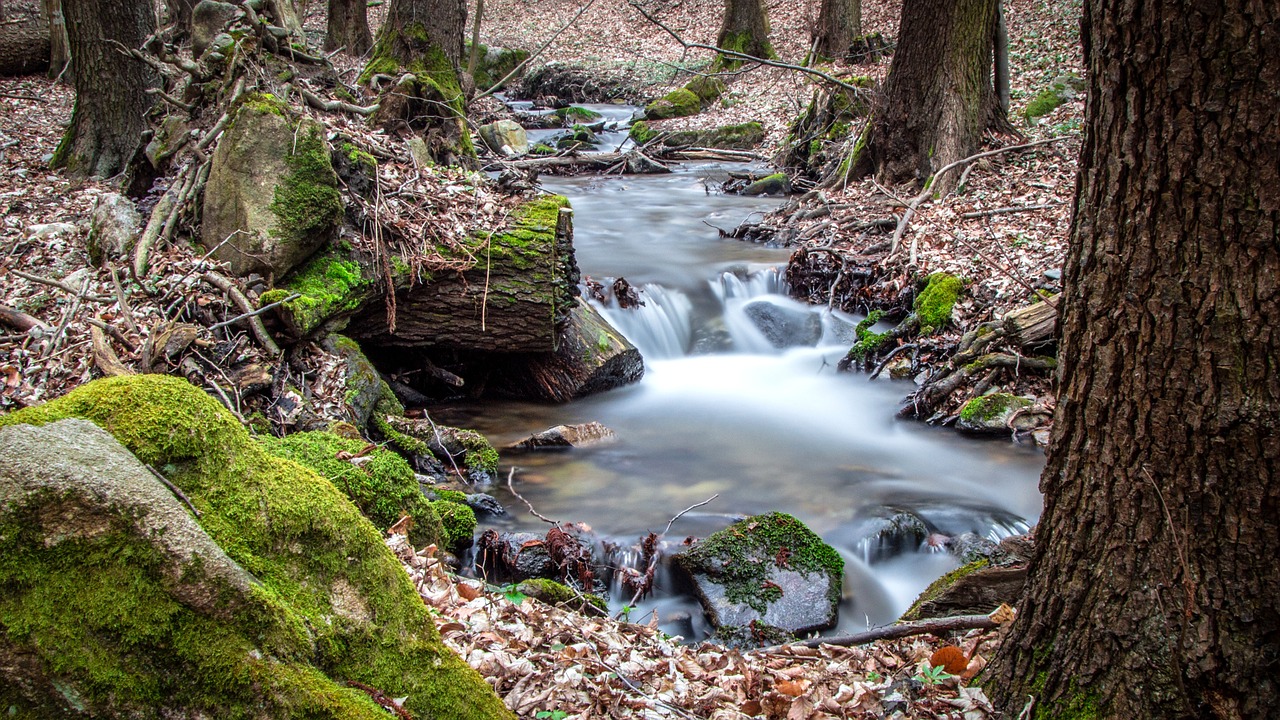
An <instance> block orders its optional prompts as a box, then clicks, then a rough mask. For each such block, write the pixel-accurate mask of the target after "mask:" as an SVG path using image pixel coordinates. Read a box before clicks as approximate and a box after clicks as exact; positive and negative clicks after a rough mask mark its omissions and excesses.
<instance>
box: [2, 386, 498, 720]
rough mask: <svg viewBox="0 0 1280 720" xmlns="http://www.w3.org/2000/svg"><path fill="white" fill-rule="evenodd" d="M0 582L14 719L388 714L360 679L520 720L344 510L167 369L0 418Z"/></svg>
mask: <svg viewBox="0 0 1280 720" xmlns="http://www.w3.org/2000/svg"><path fill="white" fill-rule="evenodd" d="M73 418H83V419H84V420H89V421H92V423H93V424H92V425H91V424H89V423H87V422H83V421H81V420H76V419H73ZM59 421H66V422H59ZM24 423H25V425H24ZM33 426H40V427H33ZM99 427H102V428H109V429H110V430H111V431H112V432H113V433H114V438H115V439H114V440H113V439H112V438H111V437H108V436H107V435H106V433H105V432H103V431H102V430H99V429H98V428H99ZM122 445H123V447H121V446H122ZM126 450H127V452H126ZM130 453H132V454H133V455H132V456H131V455H130ZM135 458H136V459H135ZM139 460H141V461H142V462H143V463H147V464H150V465H152V466H154V467H159V468H163V472H164V473H165V474H166V475H167V476H168V480H169V481H170V482H171V483H172V485H173V486H174V487H175V488H179V489H180V492H181V493H183V495H184V496H185V497H186V498H187V500H188V501H189V503H190V506H191V507H190V508H189V507H188V506H187V504H186V502H184V501H182V500H181V498H175V495H176V493H171V492H170V491H169V489H168V488H166V487H165V486H164V485H163V484H161V483H160V481H159V480H157V479H155V478H154V477H153V476H152V475H151V473H150V471H148V470H147V469H146V467H144V465H143V464H142V463H140V462H139ZM191 508H194V509H195V510H198V511H199V513H200V514H199V516H198V517H195V516H194V512H193V511H192V509H191ZM0 587H3V588H4V592H3V594H2V595H0V607H2V608H3V611H2V612H3V617H4V631H3V632H0V667H3V671H2V672H3V677H4V681H3V682H2V683H0V697H3V701H2V702H3V704H4V705H5V706H6V707H8V708H10V714H16V715H17V716H18V717H68V716H71V715H83V716H86V717H96V718H126V717H128V718H134V717H145V718H161V717H271V718H304V717H305V718H367V719H368V720H376V719H379V718H385V717H387V715H386V711H385V710H384V709H383V708H381V707H380V706H379V705H377V704H376V703H374V702H373V701H372V700H371V699H370V697H369V695H368V694H367V693H365V692H364V691H363V690H360V689H358V687H357V686H356V683H359V684H360V685H362V686H368V687H371V688H377V689H378V690H379V691H381V692H384V693H386V694H387V695H388V696H392V697H407V699H406V701H405V709H406V711H408V712H409V713H411V714H412V715H413V716H414V717H449V718H464V717H465V718H474V719H475V720H482V719H487V718H511V717H513V716H512V715H511V714H510V713H509V712H507V710H506V709H505V708H504V707H503V705H502V702H501V701H500V700H499V699H498V698H497V697H496V696H495V695H494V694H493V691H492V690H491V689H490V688H489V686H488V685H486V684H485V682H484V681H483V680H482V679H481V678H480V676H479V675H478V674H477V673H475V671H473V670H472V669H471V668H469V667H468V666H467V665H466V664H465V663H463V662H462V660H461V659H460V658H458V657H457V656H456V655H454V654H453V653H451V652H450V651H449V650H448V648H447V647H445V645H444V644H443V643H442V642H441V640H440V637H439V635H438V634H437V633H436V630H435V625H434V623H432V621H431V617H430V616H429V615H428V613H427V610H426V606H425V605H424V604H423V602H422V600H421V598H420V597H419V596H418V594H417V592H416V591H415V590H414V588H413V586H412V584H411V583H410V581H409V578H408V576H406V575H405V573H404V571H403V569H402V568H401V567H400V564H399V562H398V561H397V560H396V558H395V557H394V556H393V555H392V554H391V551H390V550H389V549H388V548H387V546H386V545H385V544H384V543H383V541H382V537H381V535H380V534H379V533H378V531H377V530H375V529H374V528H373V526H372V525H370V524H369V522H368V520H366V519H365V518H364V517H363V516H361V515H360V513H359V511H358V510H357V509H356V508H355V506H354V505H352V504H351V503H350V502H349V501H348V500H347V499H346V498H345V497H344V496H343V495H342V494H341V493H340V492H339V491H338V490H337V489H336V488H335V487H334V486H333V485H332V484H331V483H329V482H328V481H326V480H325V479H323V478H321V477H320V476H318V475H316V474H315V473H313V472H311V471H309V470H306V469H304V468H303V467H302V466H300V465H297V464H295V463H292V462H289V461H286V460H281V459H278V458H275V457H272V456H270V455H268V454H267V453H266V452H265V451H264V450H263V449H262V448H261V447H260V446H259V445H258V444H257V442H256V441H255V440H254V439H253V438H251V437H250V436H249V434H248V433H247V432H246V431H245V430H244V428H243V427H241V426H240V424H239V423H238V422H236V420H235V419H234V418H233V417H232V416H231V415H230V413H228V412H227V411H226V410H225V409H224V408H223V407H222V406H221V405H220V404H218V402H217V401H215V400H213V399H212V398H210V397H209V396H208V395H206V394H205V393H203V392H201V391H200V390H198V389H197V388H195V387H194V386H192V385H191V384H189V383H187V382H186V381H185V380H181V379H178V378H173V377H168V376H163V375H133V376H128V377H116V378H108V379H104V380H98V381H95V382H92V383H89V384H87V385H84V386H82V387H80V388H78V389H76V390H74V391H73V392H71V393H69V394H68V395H66V396H65V397H62V398H58V399H56V400H53V401H50V402H48V403H46V404H44V405H40V406H37V407H32V408H27V409H24V410H21V411H18V412H15V413H12V414H9V415H5V416H0Z"/></svg>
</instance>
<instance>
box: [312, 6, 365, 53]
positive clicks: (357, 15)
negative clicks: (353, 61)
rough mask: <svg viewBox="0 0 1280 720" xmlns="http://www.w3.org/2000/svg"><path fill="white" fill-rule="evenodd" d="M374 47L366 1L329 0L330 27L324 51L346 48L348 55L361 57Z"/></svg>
mask: <svg viewBox="0 0 1280 720" xmlns="http://www.w3.org/2000/svg"><path fill="white" fill-rule="evenodd" d="M371 47H373V35H372V34H371V33H370V32H369V13H368V9H367V7H366V4H365V0H329V17H328V25H327V29H326V32H325V36H324V49H325V50H337V49H338V48H346V53H347V54H348V55H353V56H356V57H359V56H361V55H364V54H365V53H366V52H369V48H371Z"/></svg>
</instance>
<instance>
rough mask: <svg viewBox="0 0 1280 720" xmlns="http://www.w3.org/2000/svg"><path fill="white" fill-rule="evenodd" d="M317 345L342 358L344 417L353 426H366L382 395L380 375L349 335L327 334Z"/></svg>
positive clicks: (361, 428) (359, 428)
mask: <svg viewBox="0 0 1280 720" xmlns="http://www.w3.org/2000/svg"><path fill="white" fill-rule="evenodd" d="M321 347H322V348H324V350H325V352H328V353H332V354H333V355H336V356H338V358H339V359H340V360H341V361H342V365H343V382H344V384H345V385H346V391H345V392H344V393H343V396H342V399H343V401H344V402H345V408H344V409H345V410H346V413H347V417H346V418H344V419H345V420H348V421H350V422H351V423H352V424H353V425H355V427H356V429H357V430H364V429H366V428H367V427H368V425H369V416H370V415H372V414H373V408H374V407H375V406H376V405H377V404H378V399H379V398H380V397H382V385H383V380H382V376H381V375H379V374H378V369H377V368H376V367H374V366H373V363H372V362H370V361H369V358H367V357H365V354H364V351H363V350H361V349H360V346H359V345H358V344H356V341H354V340H352V339H351V338H348V337H344V336H342V335H329V336H326V337H325V339H324V340H323V341H322V342H321Z"/></svg>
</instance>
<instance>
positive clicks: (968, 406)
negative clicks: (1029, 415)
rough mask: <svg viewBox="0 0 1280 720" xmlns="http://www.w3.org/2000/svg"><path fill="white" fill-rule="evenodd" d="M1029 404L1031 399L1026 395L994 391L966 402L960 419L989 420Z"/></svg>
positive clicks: (973, 421)
mask: <svg viewBox="0 0 1280 720" xmlns="http://www.w3.org/2000/svg"><path fill="white" fill-rule="evenodd" d="M1029 405H1031V401H1030V400H1028V399H1026V398H1024V397H1019V396H1017V395H1011V394H1009V393H992V394H990V395H983V396H982V397H976V398H974V399H972V400H970V401H969V402H967V403H965V404H964V407H963V408H961V409H960V419H961V420H964V421H965V422H972V423H981V422H989V421H991V420H994V419H996V418H998V417H1000V416H1001V415H1004V414H1005V413H1007V412H1010V411H1011V410H1017V409H1018V408H1021V407H1027V406H1029Z"/></svg>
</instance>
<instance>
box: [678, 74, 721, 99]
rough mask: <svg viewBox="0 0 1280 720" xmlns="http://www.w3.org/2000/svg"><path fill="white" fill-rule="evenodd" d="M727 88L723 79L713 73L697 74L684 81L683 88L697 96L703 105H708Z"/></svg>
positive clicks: (718, 97)
mask: <svg viewBox="0 0 1280 720" xmlns="http://www.w3.org/2000/svg"><path fill="white" fill-rule="evenodd" d="M728 88H729V86H728V85H725V83H724V81H723V80H721V79H720V78H718V77H716V76H714V75H699V76H698V77H695V78H694V79H692V80H690V81H689V82H687V83H685V85H684V89H685V90H688V91H689V92H691V93H693V94H694V95H696V96H697V97H698V101H699V102H701V103H702V106H703V107H706V106H707V105H710V104H711V103H713V102H715V101H716V100H718V99H720V96H721V95H723V94H724V91H725V90H727V89H728Z"/></svg>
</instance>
